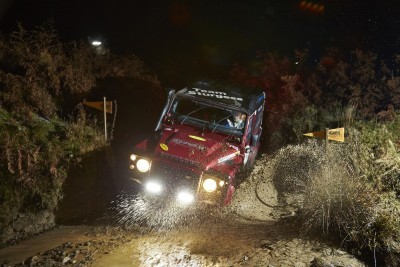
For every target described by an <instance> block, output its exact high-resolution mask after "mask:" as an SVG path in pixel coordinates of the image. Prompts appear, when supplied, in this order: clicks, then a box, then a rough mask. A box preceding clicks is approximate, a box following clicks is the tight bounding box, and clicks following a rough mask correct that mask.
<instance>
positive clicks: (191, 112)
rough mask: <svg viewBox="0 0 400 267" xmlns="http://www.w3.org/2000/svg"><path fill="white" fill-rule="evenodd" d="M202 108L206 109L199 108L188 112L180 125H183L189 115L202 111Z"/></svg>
mask: <svg viewBox="0 0 400 267" xmlns="http://www.w3.org/2000/svg"><path fill="white" fill-rule="evenodd" d="M204 108H206V107H199V108H198V109H195V110H193V111H190V112H189V113H188V114H187V115H186V116H185V118H184V119H183V120H182V121H181V124H183V123H184V122H185V120H186V119H187V118H188V117H189V116H190V115H192V114H193V113H195V112H197V111H199V110H202V109H204Z"/></svg>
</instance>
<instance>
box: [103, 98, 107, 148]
mask: <svg viewBox="0 0 400 267" xmlns="http://www.w3.org/2000/svg"><path fill="white" fill-rule="evenodd" d="M103 111H104V139H105V140H106V141H107V113H106V97H103Z"/></svg>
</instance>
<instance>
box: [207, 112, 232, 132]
mask: <svg viewBox="0 0 400 267" xmlns="http://www.w3.org/2000/svg"><path fill="white" fill-rule="evenodd" d="M230 116H232V115H231V114H229V115H228V116H226V117H225V118H222V119H220V120H219V121H217V122H216V124H217V125H215V127H214V129H213V130H212V132H214V131H215V129H217V127H218V126H219V123H220V122H221V121H223V120H226V119H227V118H229V117H230Z"/></svg>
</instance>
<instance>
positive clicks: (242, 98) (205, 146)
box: [130, 82, 265, 205]
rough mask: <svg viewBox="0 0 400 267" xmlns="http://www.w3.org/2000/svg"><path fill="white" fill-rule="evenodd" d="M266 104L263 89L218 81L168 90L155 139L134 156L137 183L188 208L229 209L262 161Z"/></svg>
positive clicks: (139, 146) (139, 147) (142, 144)
mask: <svg viewBox="0 0 400 267" xmlns="http://www.w3.org/2000/svg"><path fill="white" fill-rule="evenodd" d="M264 102H265V94H264V92H263V91H261V90H259V89H255V88H244V87H239V86H235V85H230V84H224V83H218V82H196V83H194V84H192V85H191V86H188V87H186V88H184V89H182V90H180V91H178V92H175V90H169V92H168V98H167V103H166V105H165V107H164V109H163V112H162V114H161V116H160V119H159V121H158V124H157V126H156V129H155V134H154V136H151V137H149V138H147V139H145V140H143V141H142V142H140V143H139V144H137V145H136V146H135V148H134V151H133V153H134V154H132V155H131V156H130V169H131V170H132V175H133V178H134V180H136V181H138V182H140V183H141V184H142V185H143V186H144V190H145V191H146V192H148V193H149V194H152V195H154V196H155V197H158V196H160V197H161V196H162V195H167V196H169V197H174V198H175V200H176V201H177V202H178V203H182V204H185V205H189V204H191V203H193V202H195V203H202V202H206V203H210V204H217V205H227V204H229V203H230V201H231V199H232V196H233V193H234V191H235V185H236V181H235V178H236V177H237V176H238V174H239V173H240V172H241V171H242V170H244V169H250V168H251V167H252V165H253V163H254V160H255V158H256V156H257V153H258V150H259V147H260V142H259V141H260V136H261V131H262V127H261V126H262V117H263V113H264Z"/></svg>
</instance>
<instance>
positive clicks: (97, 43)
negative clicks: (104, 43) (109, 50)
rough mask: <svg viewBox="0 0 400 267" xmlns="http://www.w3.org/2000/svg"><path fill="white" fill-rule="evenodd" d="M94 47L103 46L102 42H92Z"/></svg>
mask: <svg viewBox="0 0 400 267" xmlns="http://www.w3.org/2000/svg"><path fill="white" fill-rule="evenodd" d="M92 45H93V46H100V45H101V42H100V41H93V42H92Z"/></svg>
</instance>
